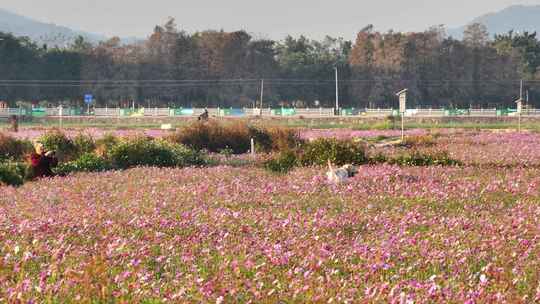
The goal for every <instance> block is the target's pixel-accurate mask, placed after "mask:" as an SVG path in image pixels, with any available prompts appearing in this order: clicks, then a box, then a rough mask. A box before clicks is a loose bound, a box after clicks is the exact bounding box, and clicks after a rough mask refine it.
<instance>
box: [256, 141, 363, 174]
mask: <svg viewBox="0 0 540 304" xmlns="http://www.w3.org/2000/svg"><path fill="white" fill-rule="evenodd" d="M328 161H330V162H331V163H332V164H334V165H336V166H342V165H345V164H354V165H360V164H364V163H366V162H367V161H368V158H367V154H366V146H365V145H364V144H362V143H360V142H355V141H352V140H338V139H333V138H320V139H317V140H314V141H312V142H307V143H303V144H302V145H301V146H299V147H298V148H297V149H289V150H285V151H282V152H280V153H279V154H278V155H277V156H276V157H275V158H272V159H270V160H268V161H266V162H265V163H264V167H265V168H267V169H268V170H270V171H273V172H280V173H284V172H288V171H289V170H291V169H292V168H294V167H296V166H314V165H316V166H322V165H326V164H327V163H328Z"/></svg>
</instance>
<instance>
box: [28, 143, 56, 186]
mask: <svg viewBox="0 0 540 304" xmlns="http://www.w3.org/2000/svg"><path fill="white" fill-rule="evenodd" d="M34 149H35V150H36V151H35V152H34V153H32V154H30V159H29V161H30V167H29V172H28V175H27V178H28V179H30V180H31V179H37V178H43V177H52V176H54V173H53V172H52V168H54V167H56V165H57V164H58V159H57V158H56V155H55V153H54V151H46V149H45V147H44V146H43V144H42V143H39V142H38V143H35V144H34Z"/></svg>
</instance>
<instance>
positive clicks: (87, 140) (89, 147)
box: [73, 133, 96, 156]
mask: <svg viewBox="0 0 540 304" xmlns="http://www.w3.org/2000/svg"><path fill="white" fill-rule="evenodd" d="M73 144H74V145H75V150H76V153H77V156H81V155H83V154H85V153H91V152H94V150H95V149H96V143H95V142H94V139H93V138H92V136H90V135H86V134H83V133H80V134H78V135H77V136H75V137H74V138H73Z"/></svg>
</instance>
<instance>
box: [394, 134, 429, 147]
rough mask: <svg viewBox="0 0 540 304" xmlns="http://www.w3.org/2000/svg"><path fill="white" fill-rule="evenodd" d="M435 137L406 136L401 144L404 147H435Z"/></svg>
mask: <svg viewBox="0 0 540 304" xmlns="http://www.w3.org/2000/svg"><path fill="white" fill-rule="evenodd" d="M435 137H436V136H434V135H413V136H407V137H405V140H404V141H403V143H402V144H401V145H402V146H405V147H409V148H412V147H430V146H433V145H435V142H436V140H435Z"/></svg>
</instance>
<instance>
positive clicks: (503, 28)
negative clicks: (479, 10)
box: [448, 5, 540, 39]
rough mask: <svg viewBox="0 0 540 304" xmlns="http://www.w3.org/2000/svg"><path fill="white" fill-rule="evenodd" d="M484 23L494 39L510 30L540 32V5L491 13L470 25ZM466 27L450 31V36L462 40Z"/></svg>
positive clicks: (520, 6) (513, 7) (517, 6)
mask: <svg viewBox="0 0 540 304" xmlns="http://www.w3.org/2000/svg"><path fill="white" fill-rule="evenodd" d="M473 23H482V24H484V25H485V26H487V28H488V31H489V33H490V35H491V37H493V35H495V34H503V33H507V32H508V31H510V30H514V31H516V32H523V31H529V32H534V31H536V32H540V5H514V6H510V7H508V8H505V9H503V10H502V11H499V12H496V13H489V14H486V15H483V16H480V17H478V18H475V19H473V20H472V21H471V22H469V24H473ZM465 27H466V25H465V26H462V27H459V28H455V29H450V30H448V34H449V35H450V36H452V37H454V38H457V39H461V38H462V37H463V31H464V30H465Z"/></svg>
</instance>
